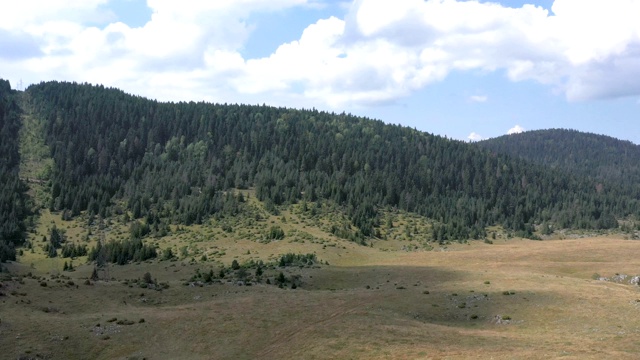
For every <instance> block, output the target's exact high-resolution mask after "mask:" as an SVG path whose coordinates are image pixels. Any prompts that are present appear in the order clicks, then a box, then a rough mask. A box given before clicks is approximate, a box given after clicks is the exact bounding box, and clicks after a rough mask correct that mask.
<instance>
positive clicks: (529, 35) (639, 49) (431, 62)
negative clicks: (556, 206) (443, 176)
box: [0, 0, 640, 109]
mask: <svg viewBox="0 0 640 360" xmlns="http://www.w3.org/2000/svg"><path fill="white" fill-rule="evenodd" d="M108 2H109V0H65V1H62V0H24V1H13V2H7V4H3V5H0V45H2V47H0V69H2V70H0V77H9V78H19V77H22V78H24V79H25V82H38V81H40V80H48V79H63V80H76V81H89V82H100V83H104V84H106V85H110V86H118V87H121V88H123V89H125V90H126V91H130V92H135V93H138V94H143V95H147V96H152V97H156V98H160V99H165V100H168V99H171V100H189V99H194V100H199V99H206V100H223V101H247V100H257V102H271V103H279V104H281V105H291V106H306V105H309V104H312V105H315V104H318V105H325V106H329V107H334V108H337V109H340V108H344V107H357V106H369V105H371V104H376V103H385V102H391V101H395V100H397V99H399V98H401V97H404V96H407V95H409V94H410V93H412V92H413V91H416V90H419V89H421V88H424V87H425V86H428V85H429V84H432V83H434V82H438V81H442V80H444V79H445V78H446V77H447V75H448V74H449V73H451V72H453V71H470V70H471V71H477V70H479V71H481V72H488V71H497V70H502V71H504V72H505V73H506V74H507V76H508V78H509V79H511V80H512V81H525V80H530V81H536V82H540V83H543V84H548V85H550V86H552V87H553V88H554V89H555V90H556V91H558V92H561V93H563V94H564V95H565V96H566V98H567V99H569V100H589V99H599V98H611V97H620V96H629V95H636V96H637V95H640V82H638V81H635V79H638V78H640V21H637V18H638V14H640V1H637V0H617V1H615V2H612V1H608V0H556V1H555V2H554V4H553V6H552V11H551V12H549V11H547V10H545V9H544V8H542V7H537V6H534V5H524V6H523V7H521V8H509V7H505V6H501V5H499V4H496V3H491V2H478V1H474V0H471V1H456V0H427V1H424V0H398V1H393V2H390V1H387V0H356V1H354V2H352V3H351V4H350V6H349V8H348V11H347V15H346V16H345V17H344V18H343V19H339V18H335V17H331V18H328V19H323V20H320V21H318V22H316V23H314V24H310V25H309V26H308V27H307V28H306V29H305V31H304V32H303V33H302V35H301V36H300V38H299V39H298V40H296V41H292V42H290V43H286V44H282V45H281V46H280V47H279V48H278V49H277V50H276V51H275V52H274V53H273V54H271V55H270V56H268V57H264V58H257V59H249V58H245V57H243V56H242V55H241V51H242V49H243V46H244V45H245V44H246V42H247V39H248V37H249V36H250V34H251V31H254V29H253V26H252V24H250V23H249V22H248V19H249V18H250V15H251V14H254V13H257V12H269V11H278V10H280V9H285V8H290V7H295V6H308V7H322V6H324V3H323V2H322V1H317V0H274V1H263V0H216V1H200V0H182V1H179V2H176V1H173V0H148V1H147V4H148V6H149V7H150V8H151V9H152V17H151V19H150V21H149V22H147V23H146V24H145V25H144V26H142V27H135V28H131V27H129V26H127V25H125V24H123V23H117V22H114V21H115V20H114V19H115V16H114V15H113V14H112V13H111V12H110V11H109V10H108ZM96 24H97V25H96ZM260 31H265V30H264V29H261V30H260ZM487 100H488V98H487V97H486V96H484V95H474V96H472V97H470V101H474V102H484V101H487Z"/></svg>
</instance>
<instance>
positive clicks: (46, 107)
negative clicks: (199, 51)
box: [26, 82, 639, 241]
mask: <svg viewBox="0 0 640 360" xmlns="http://www.w3.org/2000/svg"><path fill="white" fill-rule="evenodd" d="M26 93H27V94H28V95H29V96H28V99H29V102H28V105H27V106H29V111H30V113H33V114H34V116H38V117H39V118H40V119H42V120H44V122H45V124H46V125H45V132H46V134H44V138H45V139H46V142H47V145H48V146H49V148H50V149H51V155H52V157H53V159H54V161H55V166H54V169H53V172H52V175H51V178H50V179H49V181H50V189H51V190H50V191H51V197H50V198H51V201H50V203H49V204H47V206H48V207H49V208H50V209H51V210H54V211H63V212H64V215H65V217H67V218H70V217H74V216H76V215H78V214H80V213H81V212H83V211H87V212H88V213H89V214H95V215H100V216H101V217H103V218H104V217H108V216H109V215H110V214H113V213H122V212H123V211H125V210H128V211H129V212H130V213H131V214H132V215H133V217H134V218H146V222H147V223H148V224H151V225H153V224H160V226H159V227H160V228H162V227H163V226H166V224H167V223H169V222H171V223H181V224H192V223H200V222H202V221H203V220H204V219H206V218H207V217H209V216H214V217H218V218H220V217H225V216H233V215H235V214H237V213H238V211H240V207H239V204H240V203H241V202H242V201H243V199H241V198H238V197H236V196H234V195H232V193H231V192H228V191H226V190H228V189H231V188H236V189H244V188H248V187H255V190H256V195H257V197H258V198H259V200H261V201H264V202H265V204H266V207H267V208H268V209H270V210H271V211H273V212H277V211H278V210H277V208H278V206H280V205H283V204H292V203H296V202H300V201H303V202H307V201H308V202H315V201H329V202H332V203H335V204H337V205H339V206H341V207H342V209H343V211H344V212H345V213H346V214H347V215H348V218H349V219H350V224H349V223H347V224H336V226H335V227H334V229H333V230H332V231H333V232H334V233H336V234H340V236H344V237H347V238H350V239H352V240H356V241H358V240H362V239H364V238H366V237H369V236H376V235H377V232H376V229H377V227H378V225H379V222H380V217H379V215H378V214H379V210H380V209H382V208H387V207H389V208H400V209H402V210H406V211H409V212H415V213H418V214H421V215H423V216H426V217H428V218H431V219H434V220H435V222H436V225H435V226H434V227H433V239H434V240H443V239H444V240H446V239H466V238H479V237H482V236H484V235H485V228H486V227H487V226H490V225H503V226H505V227H506V228H508V229H511V230H514V231H516V232H520V233H521V234H522V235H527V234H529V235H530V234H531V232H532V230H533V225H534V224H538V223H542V222H545V221H552V222H554V223H555V224H557V226H558V227H576V228H610V227H615V226H617V223H616V221H615V217H622V216H627V215H629V214H637V213H638V212H639V206H638V202H637V200H634V199H630V198H628V197H623V196H619V195H620V192H619V191H597V189H596V188H594V187H593V186H592V184H591V183H590V182H589V181H585V180H584V179H582V178H580V177H574V176H571V175H570V174H567V173H564V172H561V171H554V170H552V171H549V170H548V169H546V168H545V167H543V166H537V165H532V164H531V163H529V162H526V161H524V160H520V159H514V158H511V157H509V156H505V155H496V154H494V153H491V152H489V151H486V150H483V149H480V148H478V147H476V146H474V145H470V144H465V143H462V142H458V141H451V140H448V139H444V138H441V137H438V136H434V135H431V134H428V133H422V132H418V131H415V130H413V129H410V128H405V127H401V126H394V125H386V124H384V123H382V122H381V121H373V120H369V119H365V118H358V117H354V116H350V115H346V114H333V113H331V114H330V113H325V112H319V111H315V110H293V109H286V108H273V107H267V106H248V105H227V104H225V105H220V104H207V103H193V102H191V103H177V104H174V103H158V102H156V101H151V100H147V99H144V98H141V97H135V96H131V95H127V94H125V93H124V92H122V91H120V90H117V89H108V88H104V87H102V86H92V85H87V84H84V85H80V84H75V83H74V84H71V83H60V82H48V83H41V84H39V85H34V86H31V87H29V88H28V89H27V90H26ZM156 227H158V226H156Z"/></svg>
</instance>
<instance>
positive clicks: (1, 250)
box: [0, 79, 29, 262]
mask: <svg viewBox="0 0 640 360" xmlns="http://www.w3.org/2000/svg"><path fill="white" fill-rule="evenodd" d="M19 129H20V108H19V107H18V104H17V103H16V94H15V92H13V91H12V90H11V86H10V84H9V82H8V81H6V80H2V79H0V262H4V261H6V260H15V258H16V251H15V246H18V245H22V243H23V242H24V239H25V234H24V232H25V231H26V226H25V218H26V216H27V215H28V210H29V209H28V204H27V201H26V195H25V191H26V190H27V189H26V186H25V184H24V183H23V182H22V181H21V180H20V176H19V172H18V171H19V165H20V155H19V151H18V150H19V144H18V130H19Z"/></svg>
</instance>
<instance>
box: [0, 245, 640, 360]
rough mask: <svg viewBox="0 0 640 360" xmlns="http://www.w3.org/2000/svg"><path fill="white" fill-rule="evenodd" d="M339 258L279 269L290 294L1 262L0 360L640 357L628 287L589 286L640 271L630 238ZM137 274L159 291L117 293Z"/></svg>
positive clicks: (180, 278)
mask: <svg viewBox="0 0 640 360" xmlns="http://www.w3.org/2000/svg"><path fill="white" fill-rule="evenodd" d="M349 251H350V252H351V255H352V256H350V257H343V258H340V259H338V258H336V259H335V261H333V262H332V263H331V265H329V266H326V265H323V266H322V267H320V268H304V269H300V268H287V269H285V270H284V272H285V274H287V275H288V276H290V275H294V274H297V275H300V276H301V281H302V283H301V286H299V287H298V288H297V289H290V288H284V289H280V288H278V287H277V286H274V285H265V284H257V285H253V286H239V285H237V284H236V283H235V282H234V283H219V284H213V285H204V286H197V285H196V286H189V285H184V283H185V281H184V279H187V278H189V277H190V276H191V275H192V274H193V273H194V271H195V269H196V268H198V266H202V265H198V264H195V265H194V264H188V263H181V262H180V261H176V262H169V261H152V262H148V263H141V264H138V265H136V264H130V265H126V266H112V267H110V270H109V271H110V274H109V275H110V277H111V278H112V280H111V281H108V282H107V281H97V282H91V284H90V285H87V284H85V279H87V278H88V277H89V276H90V273H91V270H92V268H91V267H90V266H88V265H83V266H78V267H77V270H76V271H75V272H71V273H67V272H65V273H64V275H65V277H61V276H55V275H54V276H52V274H47V275H44V274H36V273H35V272H36V270H34V269H31V268H30V267H29V266H28V265H26V264H21V263H13V264H10V265H9V268H10V270H11V272H12V275H13V278H6V277H5V279H4V280H2V281H1V283H2V287H1V288H0V292H1V293H2V294H3V296H1V297H0V301H1V304H0V310H1V311H0V319H1V322H0V354H2V357H5V356H6V358H18V357H19V356H21V355H22V356H24V357H23V358H40V359H75V358H90V359H143V358H146V359H223V358H224V359H257V358H259V359H301V358H304V359H365V358H366V359H377V358H379V359H466V358H486V359H491V358H492V359H514V358H517V359H529V358H530V359H539V358H563V359H606V358H608V359H625V358H626V359H632V358H637V356H638V355H637V354H638V353H640V343H638V341H637V339H638V335H639V334H640V316H638V315H639V313H640V287H638V286H637V285H632V284H629V282H628V281H627V280H628V279H625V280H624V281H622V282H621V283H616V282H613V281H602V280H596V279H594V278H596V277H599V276H603V277H611V276H614V275H615V274H628V275H636V274H638V273H640V258H639V257H638V255H637V254H638V253H639V251H640V242H637V241H631V240H623V239H620V238H615V237H600V238H586V239H572V240H550V241H531V240H520V239H510V240H499V241H496V242H495V244H493V245H489V244H484V243H481V242H472V243H471V244H470V245H467V244H456V245H452V246H449V248H447V249H446V251H442V250H440V251H438V250H434V251H422V250H420V251H413V252H406V251H381V250H379V249H376V248H370V247H365V246H354V247H352V248H349ZM318 257H319V258H321V259H322V254H320V253H319V254H318ZM350 259H352V260H350ZM353 259H355V260H353ZM30 271H33V272H34V273H33V274H31V275H32V276H27V274H28V273H29V272H30ZM275 271H279V270H278V269H276V270H275ZM145 272H149V273H151V274H153V276H154V277H157V279H158V281H161V282H165V283H167V284H169V288H167V289H164V290H162V291H156V290H151V289H141V288H139V287H137V286H131V282H129V281H127V279H132V278H141V277H142V276H143V274H144V273H145ZM596 274H597V275H596ZM67 277H68V278H67ZM43 285H46V286H43Z"/></svg>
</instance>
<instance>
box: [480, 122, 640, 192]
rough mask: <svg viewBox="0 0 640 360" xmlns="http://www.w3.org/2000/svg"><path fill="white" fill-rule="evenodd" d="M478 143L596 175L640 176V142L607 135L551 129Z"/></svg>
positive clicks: (540, 162) (484, 146)
mask: <svg viewBox="0 0 640 360" xmlns="http://www.w3.org/2000/svg"><path fill="white" fill-rule="evenodd" d="M477 144H478V145H480V146H482V147H483V148H485V149H488V150H491V151H494V152H497V153H501V154H509V155H512V156H516V157H519V158H522V159H526V160H530V161H533V162H536V163H539V164H542V165H545V166H549V167H552V168H556V169H562V170H568V171H571V172H573V173H576V174H579V175H581V176H589V177H592V178H594V179H602V180H625V181H626V180H630V181H635V182H637V180H638V179H640V146H638V145H635V144H633V143H632V142H630V141H623V140H619V139H616V138H612V137H609V136H605V135H597V134H591V133H584V132H580V131H576V130H567V129H549V130H536V131H527V132H524V133H520V134H513V135H505V136H500V137H497V138H493V139H488V140H484V141H481V142H478V143H477Z"/></svg>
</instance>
